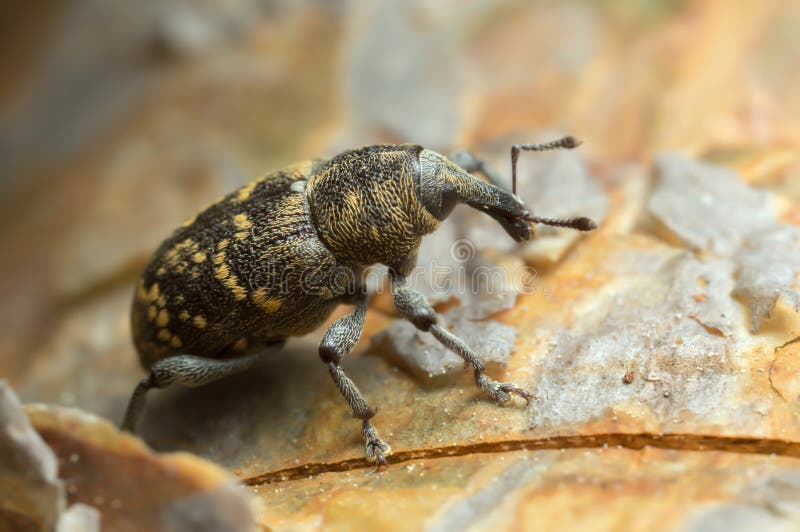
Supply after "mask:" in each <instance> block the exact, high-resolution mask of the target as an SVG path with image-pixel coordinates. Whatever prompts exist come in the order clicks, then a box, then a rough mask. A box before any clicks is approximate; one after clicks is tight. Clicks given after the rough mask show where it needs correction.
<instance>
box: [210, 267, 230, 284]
mask: <svg viewBox="0 0 800 532" xmlns="http://www.w3.org/2000/svg"><path fill="white" fill-rule="evenodd" d="M230 274H231V269H230V268H228V265H227V264H225V263H222V264H220V265H219V267H217V269H216V270H215V271H214V277H216V278H217V279H219V280H220V281H224V280H225V279H227V278H228V276H229V275H230Z"/></svg>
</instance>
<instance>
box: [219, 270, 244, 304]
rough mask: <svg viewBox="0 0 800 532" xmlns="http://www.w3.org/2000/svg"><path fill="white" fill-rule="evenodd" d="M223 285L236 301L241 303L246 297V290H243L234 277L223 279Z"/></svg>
mask: <svg viewBox="0 0 800 532" xmlns="http://www.w3.org/2000/svg"><path fill="white" fill-rule="evenodd" d="M223 283H224V284H225V286H227V287H228V289H229V290H230V291H231V292H232V293H233V297H234V298H235V299H236V300H237V301H241V300H242V299H244V298H246V297H247V290H245V289H244V288H242V287H241V286H240V285H239V280H238V279H237V278H236V276H231V277H228V278H227V279H225V281H223Z"/></svg>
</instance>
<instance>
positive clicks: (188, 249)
mask: <svg viewBox="0 0 800 532" xmlns="http://www.w3.org/2000/svg"><path fill="white" fill-rule="evenodd" d="M198 247H199V246H198V244H197V242H195V241H194V240H192V239H191V238H187V239H185V240H182V241H181V242H178V243H177V244H175V245H174V246H172V248H170V249H169V251H167V252H166V253H165V254H164V260H165V261H166V262H167V265H168V266H169V267H171V268H174V267H175V266H177V265H178V263H179V262H181V258H182V257H184V256H186V255H187V254H191V253H194V252H195V251H197V248H198Z"/></svg>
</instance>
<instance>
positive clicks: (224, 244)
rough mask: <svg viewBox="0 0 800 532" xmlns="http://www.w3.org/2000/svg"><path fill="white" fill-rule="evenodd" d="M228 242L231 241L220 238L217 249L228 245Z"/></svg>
mask: <svg viewBox="0 0 800 532" xmlns="http://www.w3.org/2000/svg"><path fill="white" fill-rule="evenodd" d="M230 243H231V241H230V240H228V239H227V238H226V239H225V240H220V241H219V243H218V244H217V249H218V250H220V251H222V250H223V249H225V248H226V247H228V244H230Z"/></svg>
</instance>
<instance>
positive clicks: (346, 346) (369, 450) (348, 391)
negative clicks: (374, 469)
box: [319, 293, 391, 467]
mask: <svg viewBox="0 0 800 532" xmlns="http://www.w3.org/2000/svg"><path fill="white" fill-rule="evenodd" d="M366 313H367V296H366V293H362V294H361V295H360V297H359V298H358V300H357V302H356V306H355V308H354V309H353V311H352V312H351V313H350V314H348V315H346V316H344V317H342V318H339V319H338V320H336V321H335V322H333V323H332V324H331V326H330V328H328V330H327V332H325V336H323V338H322V342H321V343H320V345H319V356H320V358H321V359H322V361H323V362H325V363H326V364H327V365H328V371H329V372H330V374H331V378H332V379H333V382H334V383H335V384H336V387H337V388H338V389H339V392H341V394H342V396H343V397H344V399H345V401H347V405H348V406H349V407H350V411H351V412H353V416H355V417H357V418H358V419H360V420H361V432H362V434H363V435H364V444H365V446H366V454H367V459H369V460H374V461H375V462H377V464H378V466H379V467H380V466H382V465H386V455H387V454H389V453H390V452H391V449H390V448H389V446H388V445H386V444H385V443H384V442H383V441H382V440H381V439H380V438H379V437H378V433H377V432H376V430H375V427H373V426H372V424H371V423H370V422H369V420H370V419H371V418H372V417H373V416H374V415H375V410H373V409H372V408H370V406H369V404H367V400H366V399H364V396H363V395H362V394H361V391H360V390H359V389H358V387H357V386H356V385H355V383H354V382H353V381H352V380H350V378H349V377H348V376H347V375H345V373H344V371H343V370H342V368H341V366H340V363H341V361H342V359H343V358H344V357H345V355H347V353H349V352H350V351H351V350H352V349H353V347H355V345H356V343H358V340H359V338H361V331H362V330H363V328H364V317H365V316H366Z"/></svg>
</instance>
